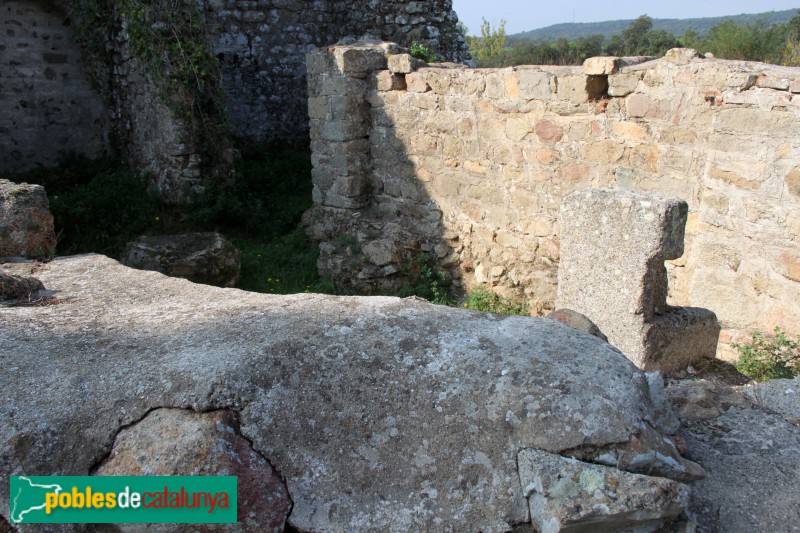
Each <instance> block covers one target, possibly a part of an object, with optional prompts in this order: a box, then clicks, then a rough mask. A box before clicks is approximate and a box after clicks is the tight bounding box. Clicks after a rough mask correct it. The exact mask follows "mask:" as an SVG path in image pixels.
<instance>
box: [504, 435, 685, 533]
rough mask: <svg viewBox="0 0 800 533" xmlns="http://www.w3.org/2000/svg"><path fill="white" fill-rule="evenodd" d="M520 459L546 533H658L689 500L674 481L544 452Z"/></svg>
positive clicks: (534, 512)
mask: <svg viewBox="0 0 800 533" xmlns="http://www.w3.org/2000/svg"><path fill="white" fill-rule="evenodd" d="M517 459H518V463H519V478H520V483H521V484H522V489H523V494H524V495H525V496H526V497H527V498H528V504H529V507H530V513H531V521H532V522H533V525H534V527H536V528H538V529H539V531H541V532H542V533H557V532H559V531H562V530H564V531H622V530H626V531H627V530H628V529H626V528H644V527H649V528H653V529H647V531H651V530H656V529H658V526H663V525H666V524H668V523H670V522H672V521H673V520H674V519H676V518H678V517H679V516H680V515H681V514H682V512H683V510H684V509H685V507H686V505H687V502H688V499H689V488H688V487H687V486H686V485H683V484H681V483H678V482H676V481H672V480H669V479H664V478H658V477H651V476H643V475H640V474H631V473H628V472H623V471H621V470H618V469H616V468H612V467H608V466H600V465H596V464H590V463H584V462H582V461H578V460H575V459H567V458H564V457H561V456H560V455H555V454H552V453H547V452H544V451H541V450H532V449H524V450H522V451H520V452H519V454H518V455H517ZM635 530H636V531H640V529H635Z"/></svg>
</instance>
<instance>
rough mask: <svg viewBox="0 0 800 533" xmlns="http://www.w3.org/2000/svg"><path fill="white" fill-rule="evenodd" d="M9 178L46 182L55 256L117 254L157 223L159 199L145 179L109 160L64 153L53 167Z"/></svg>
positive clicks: (159, 217)
mask: <svg viewBox="0 0 800 533" xmlns="http://www.w3.org/2000/svg"><path fill="white" fill-rule="evenodd" d="M10 178H11V179H12V181H18V182H19V181H26V182H28V183H36V184H39V185H43V186H44V187H45V190H46V191H47V194H48V196H49V200H50V210H51V211H52V213H53V218H54V224H55V227H56V231H57V233H58V239H59V241H58V248H57V253H58V255H72V254H78V253H86V252H96V253H101V254H105V255H108V256H111V257H119V256H120V255H121V254H122V252H123V250H124V249H125V244H126V243H127V242H128V241H131V240H133V239H135V238H136V237H138V236H139V235H141V234H142V233H144V232H145V231H146V230H147V229H148V228H150V227H152V226H159V225H160V223H161V210H160V208H159V206H160V204H159V201H158V199H157V198H156V197H155V196H154V195H153V194H151V192H150V191H148V189H147V184H146V183H145V181H144V180H143V179H141V178H139V177H138V176H136V175H134V173H133V172H131V171H130V170H129V169H128V167H127V166H125V165H123V164H122V163H121V162H119V161H117V160H114V159H101V160H97V161H90V160H88V159H85V158H81V157H76V156H69V157H65V158H64V159H63V160H62V162H61V164H60V165H59V166H58V167H56V168H49V169H37V170H34V171H32V172H30V173H28V174H24V175H20V176H10Z"/></svg>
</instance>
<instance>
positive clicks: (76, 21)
mask: <svg viewBox="0 0 800 533" xmlns="http://www.w3.org/2000/svg"><path fill="white" fill-rule="evenodd" d="M98 5H100V6H101V7H102V9H104V10H105V11H103V12H100V11H99V10H100V7H96V6H93V4H91V3H90V2H88V0H40V1H37V2H19V1H8V2H4V3H3V5H2V8H0V27H2V28H1V29H2V32H3V43H2V44H0V47H1V48H0V51H2V65H3V67H2V69H0V82H1V83H2V85H3V87H2V89H3V90H2V91H0V104H2V105H1V106H0V108H1V110H0V117H2V119H3V120H2V126H0V128H2V129H0V133H2V135H1V136H0V171H3V172H20V171H25V170H28V169H30V168H34V167H35V166H37V165H46V166H50V165H54V164H56V163H57V161H58V156H59V154H60V153H61V152H64V153H78V154H82V155H86V156H89V157H94V156H98V155H101V154H103V153H105V152H107V151H108V149H109V146H108V144H109V143H108V142H107V137H109V134H107V132H106V130H109V131H110V132H111V134H110V137H111V139H112V140H113V144H114V145H115V146H114V148H115V149H117V150H118V151H119V152H120V153H121V154H122V156H123V157H125V158H126V159H127V160H128V161H129V163H130V164H131V165H132V166H133V167H134V168H135V169H137V170H138V171H142V172H146V173H148V174H149V175H150V176H151V177H152V178H153V182H154V185H155V186H156V187H157V189H158V190H159V192H160V193H161V195H162V196H163V197H164V198H165V199H167V200H168V201H174V202H180V201H183V200H184V199H185V197H186V195H187V192H190V191H192V190H198V188H199V187H202V185H203V183H204V181H207V180H208V178H209V176H211V179H221V178H223V177H224V176H225V174H226V168H227V166H228V163H227V161H226V159H227V156H226V151H225V149H224V147H223V149H222V150H217V151H219V152H220V156H221V161H212V163H211V164H209V161H208V159H209V157H208V154H206V153H205V152H207V151H208V150H209V148H208V147H207V146H206V147H204V144H205V145H208V144H211V145H214V146H216V145H217V144H219V143H218V142H210V143H209V142H208V141H204V140H203V139H202V135H198V132H201V133H202V129H203V128H204V127H207V124H202V122H203V120H199V121H198V120H197V117H190V116H187V113H185V112H182V111H181V109H178V107H180V105H178V106H176V101H178V103H179V104H180V100H181V99H183V98H185V95H181V94H176V91H175V90H174V89H170V88H166V89H165V87H164V86H163V85H164V84H163V83H160V80H159V79H158V74H159V73H160V72H161V73H163V72H166V67H164V66H158V65H153V64H151V63H148V62H147V61H144V62H143V61H141V59H142V58H141V57H138V56H137V53H136V50H135V46H133V45H132V43H131V34H130V31H129V30H131V29H132V27H133V24H131V21H130V20H129V18H127V15H126V13H127V12H126V11H125V10H126V9H128V8H130V6H128V5H127V4H124V5H123V4H119V5H117V4H114V3H103V4H98ZM126 6H128V7H127V8H126ZM134 7H135V3H134ZM146 7H147V9H148V10H156V11H157V10H158V9H167V12H171V11H169V10H172V9H173V8H172V7H171V6H169V5H166V2H165V1H163V0H162V1H159V2H150V3H147V4H146ZM184 9H186V6H184ZM173 11H174V10H173ZM148 13H150V11H148ZM187 16H190V17H196V18H197V19H198V20H200V21H201V24H202V26H203V30H202V33H203V35H204V38H203V40H204V42H202V43H201V45H203V46H206V47H207V50H208V51H210V52H211V53H212V55H213V56H214V57H216V58H217V60H218V61H219V68H220V73H221V84H222V88H223V89H224V96H223V99H224V100H225V102H224V105H225V106H226V107H227V118H228V123H229V124H228V125H229V127H230V130H231V132H232V133H233V135H234V136H236V137H238V138H240V139H242V140H243V141H244V142H246V143H250V144H261V143H264V142H271V141H279V140H281V141H285V140H304V139H306V138H307V135H308V117H307V113H306V98H307V95H306V81H305V60H304V54H305V52H306V51H307V50H308V49H309V48H310V47H314V46H320V45H325V44H328V43H332V42H336V41H338V40H340V39H342V38H344V37H346V36H348V35H364V34H374V35H375V36H377V37H380V38H384V39H394V40H397V41H398V42H400V43H403V44H406V45H410V44H411V43H412V42H413V41H416V42H420V43H423V44H426V45H427V46H429V47H430V48H431V50H433V52H434V53H436V54H438V55H439V56H440V57H443V58H447V59H453V60H463V59H466V58H467V57H468V55H467V49H466V45H465V43H464V38H463V36H462V35H461V33H460V32H459V31H458V29H457V27H456V23H457V21H458V18H457V17H456V14H455V12H454V11H453V10H452V2H451V0H435V1H432V2H417V1H407V0H392V1H386V2H376V1H374V0H359V1H356V2H344V1H331V0H315V1H313V2H302V1H298V0H259V1H242V0H198V1H197V3H196V11H192V12H191V14H190V15H187ZM82 24H83V25H88V26H85V27H83V28H84V30H85V31H83V34H93V35H91V36H90V37H89V39H88V41H89V42H88V43H87V42H85V43H84V44H85V45H86V46H84V49H83V50H81V48H79V46H78V45H77V44H76V42H75V35H73V30H75V31H74V33H76V34H78V33H81V32H80V28H81V27H82ZM170 24H171V22H170V21H167V23H166V26H167V27H169V28H171V26H170ZM149 26H151V28H150V30H148V31H151V30H152V31H153V33H154V34H156V36H157V33H158V32H157V30H153V28H155V27H156V26H157V25H152V24H150V25H149ZM85 36H86V35H84V37H85ZM185 37H186V36H185V35H182V36H181V38H182V39H184V38H185ZM147 39H148V38H147V37H145V40H147ZM92 40H94V42H91V41H92ZM185 44H189V45H193V44H195V43H185ZM154 46H155V47H156V48H158V47H159V46H160V45H158V44H157V43H154ZM164 49H166V46H163V47H161V48H159V49H158V50H156V51H155V52H153V54H152V56H153V57H156V58H159V57H161V56H162V55H163V54H164ZM82 52H83V56H84V58H83V60H82V58H81V54H82ZM146 55H150V53H149V52H148V54H146ZM85 59H89V61H88V63H89V65H88V67H87V65H86V64H85V61H84V60H85ZM173 66H174V65H173ZM203 68H207V66H204V67H203ZM88 72H92V74H93V76H94V77H95V88H93V87H92V84H91V83H90V81H89V76H88V74H87V73H88ZM174 74H175V73H172V74H171V76H173V77H177V76H174ZM162 81H163V80H162ZM96 88H99V90H95V89H96ZM179 92H180V91H179ZM101 95H102V96H101ZM193 106H194V104H191V105H188V106H184V107H187V108H188V109H193V108H194V107H193ZM220 120H221V119H220V117H212V121H213V122H214V123H218V122H220ZM223 127H224V126H223ZM214 149H215V148H213V147H212V150H214ZM212 167H213V168H212Z"/></svg>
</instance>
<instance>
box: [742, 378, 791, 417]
mask: <svg viewBox="0 0 800 533" xmlns="http://www.w3.org/2000/svg"><path fill="white" fill-rule="evenodd" d="M741 391H742V394H744V396H745V397H746V398H747V399H748V400H750V401H751V402H753V404H755V405H757V406H759V407H760V408H762V409H764V410H766V411H768V412H772V413H777V414H779V415H781V416H783V417H784V418H785V419H786V420H787V421H788V422H791V423H792V424H794V425H795V426H800V376H798V377H796V378H794V379H771V380H769V381H765V382H764V383H756V384H753V385H749V386H747V387H742V389H741Z"/></svg>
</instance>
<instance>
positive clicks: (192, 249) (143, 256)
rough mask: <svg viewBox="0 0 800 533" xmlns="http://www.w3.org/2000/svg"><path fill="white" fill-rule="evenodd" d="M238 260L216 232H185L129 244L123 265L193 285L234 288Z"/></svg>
mask: <svg viewBox="0 0 800 533" xmlns="http://www.w3.org/2000/svg"><path fill="white" fill-rule="evenodd" d="M240 259H241V252H239V250H237V249H236V247H235V246H234V245H233V243H231V242H230V241H229V240H228V239H226V238H225V237H223V236H222V235H220V234H219V233H185V234H182V235H158V236H154V237H148V236H144V237H140V238H139V239H138V240H136V241H134V242H131V243H128V246H127V248H126V250H125V257H124V259H123V260H122V262H123V263H124V264H126V265H128V266H130V267H133V268H139V269H142V270H154V271H156V272H161V273H162V274H166V275H168V276H174V277H179V278H186V279H188V280H189V281H193V282H195V283H205V284H208V285H216V286H218V287H233V286H234V285H236V282H237V281H238V280H239V272H240V270H241V262H240Z"/></svg>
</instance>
